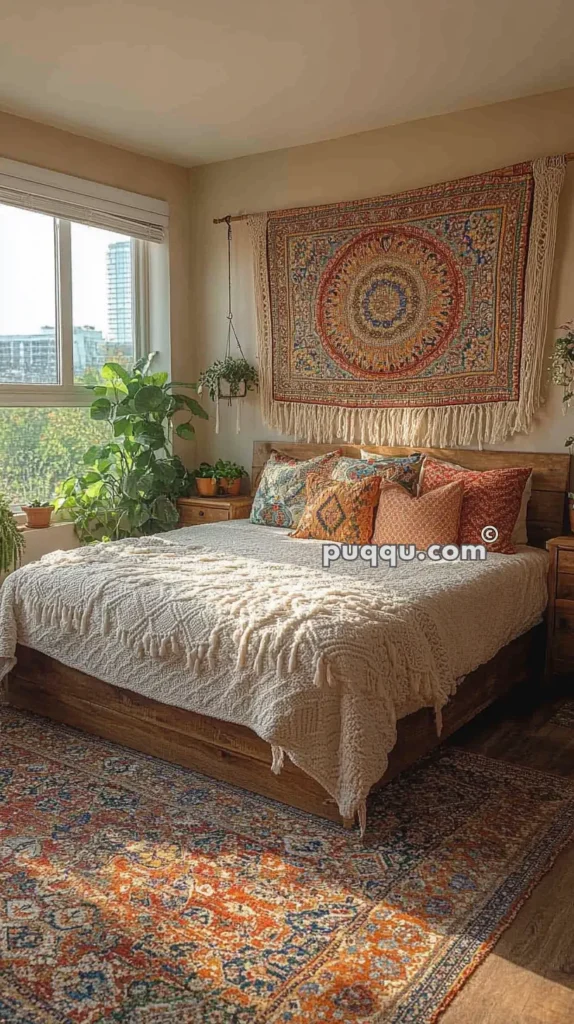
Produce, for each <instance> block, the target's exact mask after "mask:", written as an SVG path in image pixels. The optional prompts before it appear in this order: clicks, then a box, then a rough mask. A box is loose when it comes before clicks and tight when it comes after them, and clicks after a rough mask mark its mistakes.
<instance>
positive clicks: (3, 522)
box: [0, 494, 24, 573]
mask: <svg viewBox="0 0 574 1024" xmlns="http://www.w3.org/2000/svg"><path fill="white" fill-rule="evenodd" d="M22 529H23V527H19V526H18V524H17V522H16V520H15V519H14V516H13V515H12V512H11V511H10V508H9V506H8V503H7V502H6V500H5V499H4V497H3V496H2V495H1V494H0V573H4V572H11V571H12V569H17V568H18V566H19V565H20V559H21V558H22V551H23V550H24V538H23V536H22Z"/></svg>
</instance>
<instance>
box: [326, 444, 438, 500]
mask: <svg viewBox="0 0 574 1024" xmlns="http://www.w3.org/2000/svg"><path fill="white" fill-rule="evenodd" d="M366 455H367V453H366ZM421 465H422V455H418V454H415V455H404V456H391V455H367V457H366V458H363V459H351V458H347V457H345V456H343V458H340V459H339V461H338V462H337V464H336V466H335V468H334V469H333V474H332V477H333V480H342V481H344V482H346V483H354V482H355V481H357V480H365V479H367V478H368V477H370V476H379V477H380V478H381V480H386V481H387V482H388V483H396V484H402V486H403V487H404V488H406V490H407V491H409V493H410V494H416V492H417V486H418V480H419V473H420V470H421Z"/></svg>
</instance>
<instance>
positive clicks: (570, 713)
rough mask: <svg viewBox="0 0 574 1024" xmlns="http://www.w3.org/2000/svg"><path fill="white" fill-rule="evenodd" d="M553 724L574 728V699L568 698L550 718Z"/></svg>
mask: <svg viewBox="0 0 574 1024" xmlns="http://www.w3.org/2000/svg"><path fill="white" fill-rule="evenodd" d="M550 722H551V724H552V725H565V726H566V727H567V728H569V729H574V700H567V701H566V702H565V703H564V704H562V705H561V707H559V708H558V711H555V712H554V714H553V715H552V718H551V719H550Z"/></svg>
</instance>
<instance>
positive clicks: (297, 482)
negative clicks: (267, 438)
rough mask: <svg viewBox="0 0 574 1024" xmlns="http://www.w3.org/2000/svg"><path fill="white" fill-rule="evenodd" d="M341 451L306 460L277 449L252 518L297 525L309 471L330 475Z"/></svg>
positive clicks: (291, 526)
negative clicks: (299, 459) (289, 455)
mask: <svg viewBox="0 0 574 1024" xmlns="http://www.w3.org/2000/svg"><path fill="white" fill-rule="evenodd" d="M340 454H341V453H340V452H339V451H335V452H328V454H327V455H319V456H318V457H317V458H316V459H306V460H305V461H304V462H301V461H298V460H297V459H290V458H288V457H286V456H285V455H279V454H278V453H277V452H273V453H272V454H271V456H270V458H269V459H268V461H267V463H266V465H265V468H264V470H263V473H262V475H261V480H260V481H259V487H258V488H257V492H256V494H255V497H254V499H253V505H252V506H251V515H250V517H249V519H250V522H252V523H257V525H258V526H282V527H288V528H289V529H294V528H295V527H296V526H298V524H299V520H300V518H301V515H302V513H303V509H304V508H305V501H306V493H305V487H306V484H307V477H308V476H309V473H325V476H326V477H327V478H328V477H330V476H331V470H332V469H333V466H335V465H336V463H337V461H338V459H339V456H340Z"/></svg>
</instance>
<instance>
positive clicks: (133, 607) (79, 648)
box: [0, 523, 546, 822]
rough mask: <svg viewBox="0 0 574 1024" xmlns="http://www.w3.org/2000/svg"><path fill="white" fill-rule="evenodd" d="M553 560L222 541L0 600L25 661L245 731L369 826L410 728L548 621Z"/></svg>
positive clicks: (83, 561) (57, 561)
mask: <svg viewBox="0 0 574 1024" xmlns="http://www.w3.org/2000/svg"><path fill="white" fill-rule="evenodd" d="M545 573H546V556H545V555H544V553H541V552H537V551H533V550H529V549H524V550H523V551H522V552H521V553H520V554H518V555H515V556H505V555H492V556H490V558H489V559H488V560H487V561H486V562H485V563H464V564H457V563H450V564H444V565H441V564H436V563H433V564H431V563H428V564H426V563H418V564H413V563H408V564H404V565H402V566H400V567H398V568H397V569H388V568H379V569H372V568H370V567H369V566H367V565H365V564H364V563H352V562H346V563H343V562H341V561H339V562H337V563H336V564H335V565H334V566H333V567H332V568H331V569H329V570H325V569H322V568H321V545H320V544H318V543H317V542H314V541H311V542H304V541H295V540H291V539H290V538H288V537H287V536H286V533H285V531H282V530H274V529H268V528H266V527H261V526H253V525H251V524H249V523H225V524H215V525H213V526H205V527H194V528H192V529H190V530H181V531H177V532H175V533H172V534H169V535H164V536H163V537H154V538H149V539H142V540H135V541H122V542H118V543H114V544H100V545H96V546H94V547H89V548H80V549H78V550H75V551H68V552H62V551H59V552H55V553H53V554H51V555H48V556H46V557H45V558H43V559H42V560H41V562H37V563H34V564H32V565H28V566H25V567H24V568H22V569H20V570H19V571H18V572H15V573H13V574H12V575H11V576H9V577H8V579H7V580H6V582H5V583H4V585H3V586H2V587H1V589H0V677H1V676H2V675H4V674H5V673H6V672H7V671H8V670H9V669H10V668H11V667H12V665H13V664H14V650H15V646H16V643H17V642H19V643H23V644H26V645H28V646H30V647H34V648H36V649H38V650H40V651H43V652H44V653H46V654H49V655H51V656H52V657H55V658H58V659H59V660H60V661H62V662H64V663H66V664H69V665H72V666H74V667H76V668H79V669H81V670H83V671H85V672H88V673H90V674H92V675H94V676H96V677H97V678H100V679H102V680H105V681H106V682H108V683H112V684H115V685H117V686H122V687H127V688H129V689H132V690H135V691H137V692H139V693H142V694H144V695H146V696H148V697H152V698H154V699H156V700H161V701H163V702H165V703H168V704H173V705H176V706H180V707H184V708H187V709H189V710H192V711H196V712H199V713H202V714H206V715H211V716H213V717H216V718H221V719H224V720H227V721H232V722H236V723H240V724H242V725H246V726H248V727H250V728H251V729H253V730H254V731H255V732H256V733H258V734H259V735H260V736H261V737H263V738H264V739H265V740H267V741H269V743H270V744H271V745H272V747H273V768H274V770H275V771H280V769H281V765H282V761H283V756H284V753H286V754H288V756H289V757H290V758H291V759H292V760H293V761H294V762H295V764H297V765H299V766H300V767H301V768H302V769H303V770H304V771H306V772H307V773H308V774H309V775H312V776H313V777H314V778H315V779H317V781H318V782H320V783H321V784H322V785H323V786H324V788H325V789H326V790H327V791H328V793H330V794H331V796H332V797H333V798H334V799H335V800H336V802H337V804H338V806H339V809H340V811H341V814H342V815H344V816H345V817H351V816H353V815H354V814H355V813H356V812H359V814H360V817H361V818H362V820H363V822H364V806H365V804H364V801H365V797H366V795H367V793H368V791H369V789H370V787H371V786H372V785H373V783H375V782H376V781H377V780H378V779H379V778H380V777H381V775H383V773H384V771H385V768H386V765H387V757H388V754H389V752H390V750H391V749H392V747H393V745H394V743H395V740H396V722H397V719H399V718H401V717H403V716H404V715H407V714H409V713H410V712H412V711H414V710H416V709H418V708H420V707H423V706H430V707H434V708H435V709H436V711H437V712H438V713H440V709H441V708H442V707H443V706H444V704H445V703H446V701H447V700H448V698H449V696H450V695H451V694H452V693H453V691H454V688H455V685H456V684H455V680H457V679H458V678H459V677H460V676H462V675H464V674H466V673H468V672H470V671H471V670H472V669H474V668H476V667H477V665H479V664H480V663H481V662H484V661H486V660H488V659H489V658H490V657H492V656H493V655H494V653H496V651H497V650H498V649H499V648H500V647H501V646H502V645H503V644H505V643H508V642H509V641H510V640H511V639H513V638H514V637H515V636H517V635H519V634H520V633H521V632H524V631H525V630H526V629H528V628H530V627H531V626H532V625H533V624H534V623H535V622H536V621H538V620H539V618H540V616H541V613H542V611H543V608H544V605H545V602H546V587H545Z"/></svg>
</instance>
